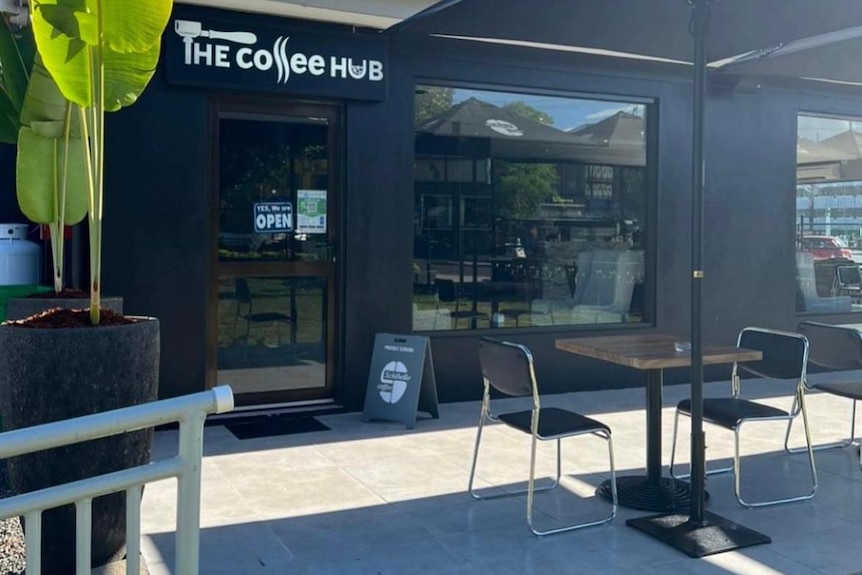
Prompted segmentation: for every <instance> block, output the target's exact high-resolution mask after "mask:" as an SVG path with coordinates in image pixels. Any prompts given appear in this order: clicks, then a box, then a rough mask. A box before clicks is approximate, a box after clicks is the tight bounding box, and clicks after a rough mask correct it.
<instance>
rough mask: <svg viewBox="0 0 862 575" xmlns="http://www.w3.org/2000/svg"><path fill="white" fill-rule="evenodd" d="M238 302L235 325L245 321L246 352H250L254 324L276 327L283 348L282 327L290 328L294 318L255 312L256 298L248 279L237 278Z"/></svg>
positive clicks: (275, 313) (279, 344) (276, 313)
mask: <svg viewBox="0 0 862 575" xmlns="http://www.w3.org/2000/svg"><path fill="white" fill-rule="evenodd" d="M236 300H237V303H236V316H235V318H234V323H236V320H237V319H242V320H244V321H245V338H244V344H245V347H246V351H247V350H248V343H249V336H250V335H251V326H252V325H253V324H258V325H262V324H270V325H275V327H276V338H277V343H278V347H281V330H282V326H285V325H287V326H289V325H290V324H291V322H292V321H293V320H292V318H291V317H290V316H289V315H287V314H284V313H281V312H277V311H257V312H256V311H254V296H253V294H252V290H251V288H250V287H249V284H248V280H247V279H246V278H236ZM243 306H245V309H243Z"/></svg>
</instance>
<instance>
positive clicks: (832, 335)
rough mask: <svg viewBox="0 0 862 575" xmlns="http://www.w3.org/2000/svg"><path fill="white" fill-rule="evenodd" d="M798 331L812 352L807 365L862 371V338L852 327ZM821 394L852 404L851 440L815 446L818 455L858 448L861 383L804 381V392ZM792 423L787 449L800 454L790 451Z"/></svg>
mask: <svg viewBox="0 0 862 575" xmlns="http://www.w3.org/2000/svg"><path fill="white" fill-rule="evenodd" d="M797 331H799V333H801V334H802V335H804V336H805V337H807V338H808V342H809V345H810V346H811V350H810V352H809V354H810V355H809V358H808V361H809V362H810V363H812V364H814V365H816V366H818V367H822V368H825V369H827V370H830V371H849V370H858V369H862V335H860V334H859V332H858V331H857V330H856V329H854V328H850V327H841V326H837V325H830V324H827V323H819V322H814V321H803V322H801V323H800V324H799V326H798V327H797ZM811 390H819V391H823V392H826V393H831V394H832V395H837V396H840V397H846V398H847V399H850V400H852V402H853V404H852V409H851V413H850V437H849V438H847V439H844V440H841V441H836V442H833V443H826V444H821V445H816V446H814V447H813V449H814V450H815V451H818V450H821V449H835V448H844V447H849V446H851V445H855V446H856V447H857V449H858V448H859V442H858V441H857V440H856V402H857V401H859V400H860V399H862V379H859V378H858V377H857V378H852V377H851V378H842V379H840V380H838V381H829V382H822V383H814V384H811V383H809V381H808V379H807V378H806V380H805V385H804V387H803V392H804V391H811ZM792 425H793V421H792V420H791V421H789V422H787V434H786V435H785V436H784V449H785V450H786V451H787V452H788V453H797V452H799V451H801V448H791V447H790V446H789V441H790V429H791V426H792ZM859 466H860V468H862V453H860V458H859Z"/></svg>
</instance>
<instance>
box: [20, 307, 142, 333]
mask: <svg viewBox="0 0 862 575" xmlns="http://www.w3.org/2000/svg"><path fill="white" fill-rule="evenodd" d="M136 321H137V320H135V319H134V318H129V317H126V316H124V315H122V314H119V313H116V312H113V311H111V310H109V309H102V311H101V322H100V323H99V325H96V326H94V325H93V324H92V323H90V310H89V309H61V308H54V309H51V310H48V311H46V312H42V313H40V314H38V315H34V316H31V317H28V318H27V319H21V320H17V321H9V322H7V325H9V326H11V327H24V328H31V329H56V328H63V327H101V326H107V325H128V324H130V323H136Z"/></svg>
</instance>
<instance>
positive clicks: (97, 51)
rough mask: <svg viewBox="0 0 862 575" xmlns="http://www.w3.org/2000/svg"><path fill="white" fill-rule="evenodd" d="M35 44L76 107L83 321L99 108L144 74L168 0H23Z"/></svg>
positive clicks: (97, 215)
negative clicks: (84, 226) (84, 231)
mask: <svg viewBox="0 0 862 575" xmlns="http://www.w3.org/2000/svg"><path fill="white" fill-rule="evenodd" d="M29 4H30V16H31V20H32V23H33V32H34V35H35V38H36V48H37V51H38V53H39V55H40V56H41V58H42V61H43V62H44V64H45V68H46V69H47V70H48V72H49V73H50V75H51V77H52V78H53V79H54V81H55V82H56V83H57V86H58V87H59V89H60V91H61V92H62V94H63V96H64V97H65V98H66V99H67V100H69V101H70V102H72V103H74V104H76V105H77V107H78V113H79V116H80V119H81V131H82V137H81V142H82V146H83V148H84V168H85V170H84V172H85V174H86V184H87V190H88V216H89V231H90V321H91V323H92V324H94V325H98V324H99V322H100V317H101V314H100V312H101V303H100V298H101V268H102V214H103V211H102V203H103V201H102V200H103V195H104V193H103V190H104V166H105V162H104V150H105V112H113V111H117V110H119V109H121V108H123V107H126V106H129V105H131V104H133V103H134V102H135V101H136V100H137V99H138V97H139V96H140V94H141V93H142V92H143V91H144V89H145V88H146V86H147V84H148V83H149V81H150V79H151V78H152V76H153V74H154V72H155V69H156V65H157V63H158V59H159V52H160V50H161V37H162V33H163V32H164V29H165V27H166V26H167V23H168V19H169V17H170V14H171V9H172V4H173V3H172V0H31V2H30V3H29Z"/></svg>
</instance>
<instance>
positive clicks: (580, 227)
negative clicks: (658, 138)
mask: <svg viewBox="0 0 862 575" xmlns="http://www.w3.org/2000/svg"><path fill="white" fill-rule="evenodd" d="M416 93H417V96H416V118H415V119H416V158H415V170H414V181H415V204H414V205H415V212H414V263H413V270H412V271H413V280H414V284H413V285H414V298H413V328H414V330H417V331H422V330H449V329H487V328H494V327H532V326H547V325H573V324H614V323H622V322H640V321H645V317H644V303H643V294H644V262H645V254H644V245H645V244H644V242H645V237H644V232H645V230H644V227H645V220H646V207H647V178H646V113H647V109H646V106H644V105H642V104H631V103H623V102H609V101H591V100H582V99H573V98H558V97H545V96H533V95H528V94H509V93H503V92H490V91H478V90H462V89H455V88H449V87H440V86H417V90H416Z"/></svg>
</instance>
